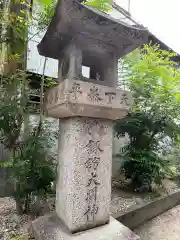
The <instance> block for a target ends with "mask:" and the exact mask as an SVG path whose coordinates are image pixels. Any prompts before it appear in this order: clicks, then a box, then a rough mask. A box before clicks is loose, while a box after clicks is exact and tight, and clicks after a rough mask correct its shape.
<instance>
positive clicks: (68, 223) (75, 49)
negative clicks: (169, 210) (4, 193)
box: [32, 0, 145, 240]
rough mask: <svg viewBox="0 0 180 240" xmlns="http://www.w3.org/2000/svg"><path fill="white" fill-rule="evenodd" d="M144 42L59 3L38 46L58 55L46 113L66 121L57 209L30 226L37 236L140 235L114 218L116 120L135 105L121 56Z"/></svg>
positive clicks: (141, 35)
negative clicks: (121, 73) (122, 78)
mask: <svg viewBox="0 0 180 240" xmlns="http://www.w3.org/2000/svg"><path fill="white" fill-rule="evenodd" d="M144 41H145V32H144V31H140V30H139V31H137V30H134V29H131V28H130V27H127V26H124V25H122V24H120V22H118V21H116V20H114V19H111V18H110V17H108V15H105V14H102V13H99V12H97V11H95V10H93V9H90V8H88V7H84V6H82V5H81V4H80V3H79V2H77V1H70V0H69V1H68V0H61V1H59V2H58V4H57V7H56V11H55V15H54V17H53V19H52V22H51V24H50V26H49V28H48V31H47V32H46V34H45V36H44V38H43V40H42V42H41V43H40V44H39V46H38V49H39V53H40V54H41V55H43V56H46V57H51V58H56V59H58V60H59V83H58V85H57V86H55V87H53V88H51V89H50V90H49V91H48V93H47V95H46V102H45V108H46V111H47V113H48V115H49V116H51V117H55V118H58V119H60V130H59V131H60V139H59V149H58V161H59V165H58V180H57V187H56V213H53V214H50V215H48V216H44V217H41V218H39V219H37V220H35V221H34V222H33V223H32V231H33V234H34V236H35V237H36V239H47V240H51V239H56V240H60V239H62V240H66V239H67V240H70V239H74V240H75V239H76V240H80V239H85V238H86V239H88V240H91V239H92V240H95V239H97V240H100V239H102V240H105V239H107V240H111V239H113V240H115V239H132V240H133V239H138V237H137V236H136V235H135V234H133V233H132V232H131V231H130V230H129V229H128V228H126V227H125V226H123V225H122V224H121V223H119V222H118V221H116V220H115V219H113V218H112V217H110V204H111V165H112V141H113V122H114V120H116V119H120V118H123V117H125V116H126V115H127V113H128V112H129V110H130V108H131V105H132V97H131V93H129V92H126V91H122V90H119V89H116V88H115V87H116V80H117V70H118V69H117V64H118V59H119V58H120V57H121V56H123V55H124V54H127V53H128V52H130V51H132V50H133V49H135V48H136V47H138V46H140V45H141V44H142V43H143V42H144ZM83 65H84V66H87V67H89V78H85V77H83V76H82V66H83Z"/></svg>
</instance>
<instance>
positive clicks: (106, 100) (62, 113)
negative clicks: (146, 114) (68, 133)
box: [45, 79, 132, 120]
mask: <svg viewBox="0 0 180 240" xmlns="http://www.w3.org/2000/svg"><path fill="white" fill-rule="evenodd" d="M46 99H47V100H46V106H45V107H46V111H47V113H48V115H49V116H52V117H56V118H65V117H73V116H86V117H94V118H105V119H111V120H116V119H120V118H122V117H124V116H126V115H127V113H128V112H129V111H130V109H131V106H132V96H131V93H130V92H127V91H123V90H120V89H114V88H111V87H107V86H102V85H98V84H93V83H89V82H83V81H78V80H68V79H66V80H64V81H63V82H61V83H60V84H59V85H58V86H56V87H54V88H52V89H50V91H49V92H48V93H47V97H46Z"/></svg>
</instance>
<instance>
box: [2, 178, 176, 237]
mask: <svg viewBox="0 0 180 240" xmlns="http://www.w3.org/2000/svg"><path fill="white" fill-rule="evenodd" d="M167 185H168V187H167V188H166V192H164V193H162V195H166V194H169V193H170V192H175V191H177V190H180V189H179V188H178V187H177V185H175V184H174V183H172V182H171V183H168V184H167ZM155 198H157V196H154V195H152V194H148V195H147V194H146V195H138V194H134V193H127V192H124V191H122V190H114V191H113V193H112V204H111V213H112V214H114V213H117V212H126V211H127V210H128V209H130V208H131V207H134V206H137V205H142V204H145V203H148V202H151V201H152V200H155ZM53 205H54V200H53V199H52V198H50V199H49V206H50V208H51V209H53V208H54V206H53ZM31 221H32V219H31V218H30V217H29V216H27V215H23V216H21V217H20V216H18V215H17V214H16V205H15V202H14V200H13V199H12V198H0V240H13V237H15V236H16V237H17V236H24V237H23V238H20V239H18V240H26V239H28V235H27V232H28V228H29V225H30V223H31ZM179 239H180V238H179ZM14 240H15V239H14ZM16 240H17V238H16Z"/></svg>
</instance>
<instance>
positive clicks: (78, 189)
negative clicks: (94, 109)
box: [56, 117, 113, 232]
mask: <svg viewBox="0 0 180 240" xmlns="http://www.w3.org/2000/svg"><path fill="white" fill-rule="evenodd" d="M60 123H61V125H60V126H61V130H60V131H61V138H60V142H59V169H58V170H59V178H58V180H57V188H56V212H57V215H58V216H59V218H60V219H61V220H62V221H63V222H64V224H65V225H66V226H67V227H68V229H69V230H70V231H71V232H77V231H81V230H85V229H89V228H93V227H96V226H99V225H103V224H105V223H107V222H108V221H109V218H110V201H111V164H112V137H113V129H112V122H111V121H108V120H102V119H100V120H99V119H93V118H82V117H77V118H69V119H64V120H61V121H60Z"/></svg>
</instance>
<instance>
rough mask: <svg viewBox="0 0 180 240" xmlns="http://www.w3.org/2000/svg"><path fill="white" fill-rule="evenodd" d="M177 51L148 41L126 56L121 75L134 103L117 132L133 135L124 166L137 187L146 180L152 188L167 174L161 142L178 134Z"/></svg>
mask: <svg viewBox="0 0 180 240" xmlns="http://www.w3.org/2000/svg"><path fill="white" fill-rule="evenodd" d="M175 55H176V54H174V53H171V52H169V51H165V50H161V49H160V48H159V46H157V45H155V46H152V45H150V44H149V45H145V46H144V47H143V49H142V50H140V51H139V50H136V51H135V52H133V53H132V54H130V55H129V56H128V57H126V58H125V59H124V66H126V67H124V68H123V69H124V72H122V75H123V77H124V81H125V85H126V87H127V88H129V89H130V90H131V92H132V94H133V99H134V104H133V108H132V113H130V114H129V116H127V117H126V118H125V119H122V120H120V121H118V122H117V124H116V126H115V130H116V133H117V136H120V134H121V132H127V133H128V134H129V137H130V144H129V146H128V148H127V151H126V153H125V159H126V161H125V163H124V170H125V174H126V176H127V177H128V178H131V179H132V182H133V184H134V188H140V187H142V185H143V184H145V185H146V186H147V188H146V189H150V185H151V183H152V182H153V181H156V182H157V181H158V182H159V180H161V179H162V178H163V177H164V176H165V171H164V167H165V165H167V162H165V161H164V159H163V156H162V150H163V149H162V148H163V144H160V143H162V142H163V140H164V139H167V138H168V139H169V140H170V142H171V144H172V143H175V142H176V141H177V140H178V138H179V134H180V131H179V126H178V124H177V123H178V121H179V117H180V115H179V112H180V111H179V110H180V107H179V104H180V92H179V87H180V70H179V69H178V64H177V63H176V62H174V61H173V60H172V58H173V57H174V56H175ZM167 147H168V146H167V145H166V148H167Z"/></svg>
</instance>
